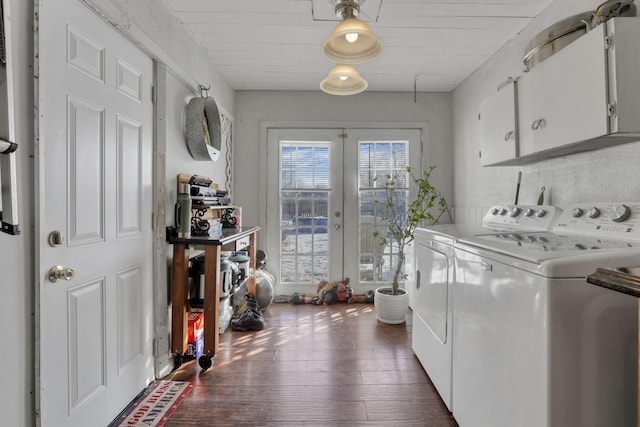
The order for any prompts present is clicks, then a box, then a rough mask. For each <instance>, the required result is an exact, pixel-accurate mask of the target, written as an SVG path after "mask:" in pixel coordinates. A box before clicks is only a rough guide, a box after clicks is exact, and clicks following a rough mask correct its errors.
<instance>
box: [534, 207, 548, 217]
mask: <svg viewBox="0 0 640 427" xmlns="http://www.w3.org/2000/svg"><path fill="white" fill-rule="evenodd" d="M546 214H547V211H545V210H544V209H538V210H537V211H536V216H537V217H538V218H542V217H543V216H545V215H546Z"/></svg>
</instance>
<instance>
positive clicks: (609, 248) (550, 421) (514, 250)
mask: <svg viewBox="0 0 640 427" xmlns="http://www.w3.org/2000/svg"><path fill="white" fill-rule="evenodd" d="M552 231H553V232H538V233H498V234H485V235H478V236H474V237H464V238H461V239H460V240H458V241H457V243H456V245H455V255H456V271H455V274H456V286H455V288H454V291H453V298H454V300H455V305H454V314H453V326H454V328H453V383H452V388H453V394H452V395H453V401H454V402H455V405H454V411H453V415H454V417H455V418H456V420H457V422H458V424H459V425H460V426H461V427H518V426H521V427H529V426H530V427H544V426H551V427H567V426H576V427H578V426H579V427H596V426H597V427H602V426H616V427H619V426H620V427H621V426H636V425H637V397H638V391H637V378H638V377H637V362H638V348H637V330H638V318H637V301H636V298H635V297H632V296H629V295H624V294H622V293H618V292H615V291H612V290H610V289H605V288H600V287H598V286H594V285H591V284H589V283H587V282H586V279H585V278H586V276H587V275H589V274H591V273H593V272H594V271H595V270H596V268H597V267H615V266H620V265H636V264H637V263H638V261H640V203H624V204H616V205H611V204H602V203H599V204H579V205H575V206H571V207H570V208H569V209H567V210H565V211H564V212H563V214H562V215H561V216H560V217H559V218H558V220H557V222H556V224H555V225H554V227H553V230H552Z"/></svg>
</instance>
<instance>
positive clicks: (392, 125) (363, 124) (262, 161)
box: [257, 120, 432, 293]
mask: <svg viewBox="0 0 640 427" xmlns="http://www.w3.org/2000/svg"><path fill="white" fill-rule="evenodd" d="M429 126H430V125H429V122H379V121H376V122H367V121H353V122H344V121H313V120H309V121H306V120H302V121H268V120H265V121H260V144H259V147H260V151H259V157H258V159H259V160H258V162H259V171H258V174H259V181H260V183H259V191H258V195H257V198H258V225H259V226H260V231H259V232H258V235H259V236H258V241H260V242H267V241H269V240H268V239H271V238H273V239H280V236H276V235H274V234H275V233H274V231H273V230H269V229H268V227H267V225H268V221H267V209H268V206H267V205H268V204H267V190H268V183H267V176H268V173H267V170H268V164H267V152H268V142H269V141H268V136H269V135H268V131H269V129H271V128H281V129H346V130H347V132H348V131H349V130H350V129H370V130H375V129H419V130H420V137H421V145H422V158H421V159H420V166H421V168H422V169H423V170H424V169H425V168H427V167H429V162H428V160H429V159H430V158H431V154H432V148H431V146H430V141H431V138H430V133H429ZM425 159H426V160H427V161H425ZM346 184H347V183H346V181H345V185H346ZM345 214H346V213H345ZM267 256H268V253H267ZM356 261H357V259H354V262H356ZM411 265H413V262H412V264H411ZM268 269H269V265H268V264H267V270H268ZM412 280H413V279H412V277H411V275H409V277H408V279H407V286H410V284H411V281H412ZM362 290H363V289H358V293H360V292H361V291H362ZM365 291H366V289H365Z"/></svg>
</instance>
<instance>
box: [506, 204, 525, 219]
mask: <svg viewBox="0 0 640 427" xmlns="http://www.w3.org/2000/svg"><path fill="white" fill-rule="evenodd" d="M521 211H522V209H520V208H519V207H517V206H514V207H513V209H511V211H510V212H509V215H510V216H511V217H512V218H515V217H517V216H518V215H520V212H521Z"/></svg>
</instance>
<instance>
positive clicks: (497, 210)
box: [491, 208, 500, 215]
mask: <svg viewBox="0 0 640 427" xmlns="http://www.w3.org/2000/svg"><path fill="white" fill-rule="evenodd" d="M499 212H500V209H498V208H493V209H491V215H498V213H499Z"/></svg>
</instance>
